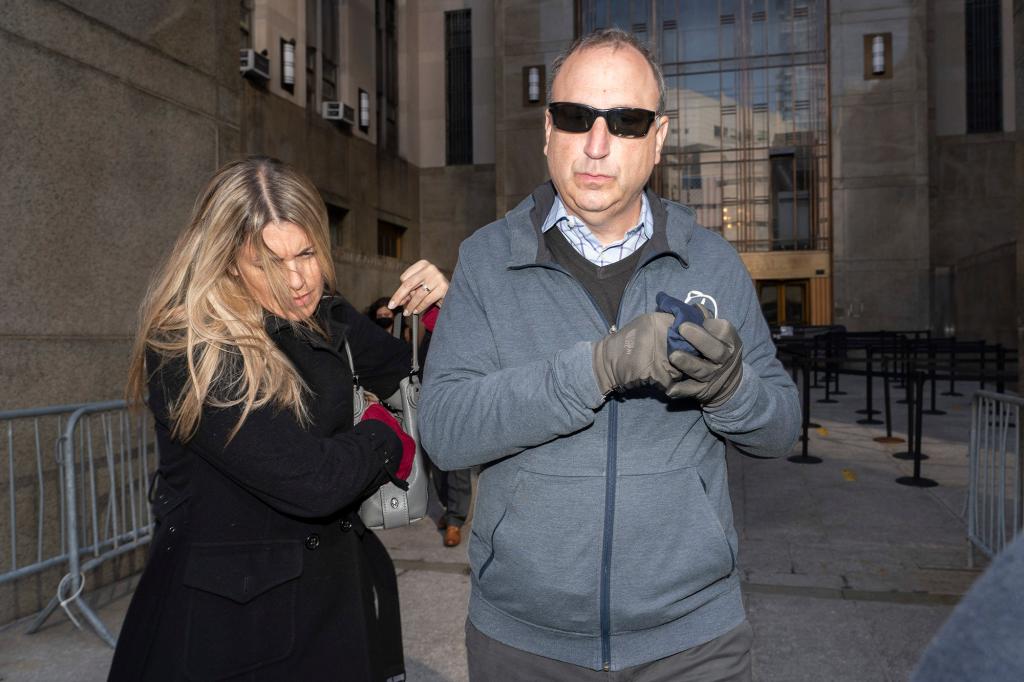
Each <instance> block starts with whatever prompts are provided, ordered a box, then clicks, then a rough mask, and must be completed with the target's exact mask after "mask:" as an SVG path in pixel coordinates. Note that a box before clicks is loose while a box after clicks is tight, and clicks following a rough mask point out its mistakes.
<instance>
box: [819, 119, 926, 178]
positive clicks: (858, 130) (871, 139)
mask: <svg viewBox="0 0 1024 682" xmlns="http://www.w3.org/2000/svg"><path fill="white" fill-rule="evenodd" d="M833 111H834V113H833V120H834V121H835V123H836V126H835V128H834V129H833V135H832V142H833V147H832V149H833V154H835V155H836V156H837V157H838V158H837V160H836V162H837V165H838V167H839V168H840V169H841V171H840V172H841V177H844V178H845V177H850V176H869V177H877V176H878V175H879V174H880V172H879V171H880V169H884V171H883V172H884V174H885V175H891V176H898V175H904V176H911V175H917V174H927V172H928V169H927V126H926V117H925V106H924V104H923V102H921V103H911V104H904V103H892V104H866V103H865V104H863V105H861V106H843V107H839V108H838V109H834V110H833Z"/></svg>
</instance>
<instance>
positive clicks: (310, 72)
mask: <svg viewBox="0 0 1024 682" xmlns="http://www.w3.org/2000/svg"><path fill="white" fill-rule="evenodd" d="M317 5H318V0H306V109H307V110H308V111H316V110H317V106H316V105H317V99H316V46H317V45H319V44H320V40H319V38H318V36H317V33H319V31H318V27H319V26H320V22H319V21H318V19H317Z"/></svg>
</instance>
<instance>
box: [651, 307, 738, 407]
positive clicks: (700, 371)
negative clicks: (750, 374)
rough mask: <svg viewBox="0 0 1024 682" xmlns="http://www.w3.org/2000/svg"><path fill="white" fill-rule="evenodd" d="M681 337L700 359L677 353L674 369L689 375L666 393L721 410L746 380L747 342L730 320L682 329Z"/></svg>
mask: <svg viewBox="0 0 1024 682" xmlns="http://www.w3.org/2000/svg"><path fill="white" fill-rule="evenodd" d="M679 334H680V335H681V336H682V337H683V338H684V339H686V340H687V341H689V342H690V344H691V345H693V347H694V348H695V349H697V351H699V352H700V355H695V354H692V353H687V352H686V351H681V350H680V351H674V352H673V353H672V355H670V356H669V361H670V362H671V363H672V366H673V367H675V368H676V369H678V370H679V371H680V372H682V373H683V374H684V375H686V379H685V380H684V381H680V382H677V383H675V384H674V385H672V386H671V387H669V389H668V390H667V391H666V393H667V394H668V396H669V397H670V398H694V399H696V400H697V401H698V402H700V403H701V404H702V405H705V406H707V407H717V406H719V405H721V404H723V403H724V402H725V401H727V400H728V399H729V398H731V397H732V395H733V393H735V392H736V389H737V388H738V387H739V385H740V380H741V379H742V378H743V341H742V340H741V339H740V335H739V334H738V333H737V332H736V327H734V326H732V323H731V322H729V321H728V320H717V319H709V320H704V326H703V327H699V326H697V325H695V324H693V323H692V322H684V323H683V324H681V325H679Z"/></svg>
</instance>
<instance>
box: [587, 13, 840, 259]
mask: <svg viewBox="0 0 1024 682" xmlns="http://www.w3.org/2000/svg"><path fill="white" fill-rule="evenodd" d="M577 11H578V15H577V20H578V21H577V26H578V27H579V30H580V32H581V34H585V33H589V32H590V31H593V30H595V29H598V28H605V27H611V26H616V27H618V28H622V29H624V30H627V31H631V32H633V33H635V34H636V35H637V36H638V37H640V38H641V39H642V40H645V41H647V42H648V43H649V44H650V45H651V47H652V48H653V50H654V53H655V55H656V57H657V59H658V60H659V62H660V63H661V65H662V69H663V70H664V73H665V85H666V89H667V93H666V94H667V104H666V109H667V110H666V111H665V112H664V113H665V114H666V115H668V117H669V119H670V128H669V135H668V139H667V140H666V143H665V148H664V150H663V153H662V162H661V165H660V166H659V167H658V168H657V169H656V171H655V176H654V179H653V183H654V187H655V189H656V190H657V191H658V192H659V193H660V194H661V195H662V196H664V197H667V198H669V199H672V200H674V201H678V202H681V203H683V204H686V205H688V206H690V207H691V208H693V209H694V210H695V211H696V212H697V217H698V220H699V221H700V223H701V224H702V225H704V226H705V227H707V228H709V229H712V230H716V231H718V232H720V233H721V234H722V235H723V236H724V237H725V238H726V239H728V240H729V241H730V242H732V243H733V244H734V246H735V247H736V248H737V249H738V250H740V251H783V250H828V249H829V248H830V240H829V237H830V232H831V231H830V229H829V219H830V211H829V130H828V120H829V110H828V52H827V40H828V38H827V22H828V0H578V2H577Z"/></svg>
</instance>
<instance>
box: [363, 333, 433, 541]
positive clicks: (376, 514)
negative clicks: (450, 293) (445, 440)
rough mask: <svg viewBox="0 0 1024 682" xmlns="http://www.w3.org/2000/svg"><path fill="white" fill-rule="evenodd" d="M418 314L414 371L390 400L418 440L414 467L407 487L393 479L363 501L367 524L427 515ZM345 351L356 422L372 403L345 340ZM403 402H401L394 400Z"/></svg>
mask: <svg viewBox="0 0 1024 682" xmlns="http://www.w3.org/2000/svg"><path fill="white" fill-rule="evenodd" d="M400 321H401V317H400V316H399V317H397V318H396V319H395V329H396V334H395V335H396V336H398V335H399V334H400V333H401V331H400V330H401V322H400ZM418 321H419V316H417V315H414V316H413V322H412V371H411V372H410V373H409V376H407V377H405V378H404V379H402V382H401V383H400V384H399V385H398V391H397V395H396V396H392V397H393V398H395V397H397V400H394V401H392V402H389V403H388V404H387V406H388V407H390V408H391V410H392V412H395V413H396V414H395V417H396V418H397V419H398V421H399V423H400V424H401V425H402V430H403V431H405V432H406V433H408V434H409V435H410V436H412V439H413V441H414V442H415V443H416V454H415V456H414V457H413V462H412V471H411V472H410V473H409V477H408V478H407V479H406V482H407V483H408V484H409V489H408V490H402V489H401V488H399V487H398V486H396V485H395V484H394V483H391V482H388V483H385V484H384V485H382V486H381V487H380V488H379V489H378V490H377V492H375V493H374V494H373V495H371V496H370V497H368V498H366V500H364V501H363V504H362V505H361V506H360V507H359V518H360V519H362V521H363V523H364V524H366V527H367V528H372V529H374V530H387V529H389V528H400V527H402V526H408V525H409V524H410V523H414V522H415V521H419V520H420V519H422V518H423V517H424V516H426V515H427V485H428V484H427V468H426V466H424V464H423V451H422V449H421V447H420V438H419V433H418V432H417V429H416V405H417V403H418V401H419V395H420V379H419V376H418V374H419V369H420V367H419V354H418V352H417V351H418V350H419V348H418V346H419V339H418V338H417V337H418V332H419V324H418ZM345 353H346V355H348V364H349V366H350V367H351V368H352V392H353V396H352V397H353V410H352V412H353V415H354V416H355V423H356V424H358V423H359V420H360V419H362V416H363V412H365V411H366V408H367V407H368V406H369V404H370V403H369V401H368V400H367V398H366V394H365V390H364V389H363V387H362V386H361V385H360V384H359V377H358V376H357V375H356V366H355V363H354V362H353V361H352V351H351V349H349V346H348V341H345ZM393 403H400V404H393Z"/></svg>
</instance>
